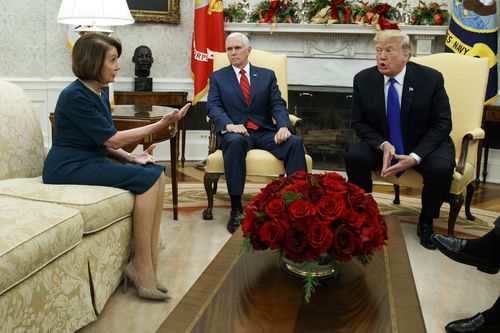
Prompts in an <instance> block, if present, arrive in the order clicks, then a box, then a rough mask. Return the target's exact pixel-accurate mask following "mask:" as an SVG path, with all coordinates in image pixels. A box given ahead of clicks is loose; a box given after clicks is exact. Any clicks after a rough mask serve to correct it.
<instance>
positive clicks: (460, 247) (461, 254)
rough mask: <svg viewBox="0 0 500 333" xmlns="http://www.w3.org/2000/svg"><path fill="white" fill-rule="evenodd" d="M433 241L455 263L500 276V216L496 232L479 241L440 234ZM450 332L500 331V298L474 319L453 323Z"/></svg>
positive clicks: (449, 325) (497, 220)
mask: <svg viewBox="0 0 500 333" xmlns="http://www.w3.org/2000/svg"><path fill="white" fill-rule="evenodd" d="M431 238H432V242H433V244H434V245H435V246H436V247H437V249H438V250H439V251H441V252H442V253H443V254H445V255H446V256H447V257H448V258H450V259H452V260H454V261H457V262H459V263H462V264H466V265H470V266H474V267H477V269H478V270H480V271H482V272H485V273H489V274H497V273H498V271H499V270H500V217H498V218H497V219H496V221H495V228H494V229H493V230H491V231H490V232H488V233H487V234H486V235H484V236H483V237H480V238H477V239H463V238H456V237H453V236H444V235H441V234H437V233H436V234H433V235H432V237H431ZM464 303H465V304H466V303H467V300H465V302H464ZM446 332H448V333H459V332H470V333H472V332H500V297H498V298H497V300H496V302H495V304H493V306H492V307H491V308H489V309H488V310H486V311H484V312H482V313H481V312H480V313H478V314H476V315H474V316H472V317H470V318H466V319H460V320H455V321H452V322H451V323H449V324H448V325H446Z"/></svg>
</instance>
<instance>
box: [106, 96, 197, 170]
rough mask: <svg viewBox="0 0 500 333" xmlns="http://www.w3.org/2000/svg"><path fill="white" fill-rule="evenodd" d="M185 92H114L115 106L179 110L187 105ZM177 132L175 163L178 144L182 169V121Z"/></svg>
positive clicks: (184, 131)
mask: <svg viewBox="0 0 500 333" xmlns="http://www.w3.org/2000/svg"><path fill="white" fill-rule="evenodd" d="M187 94H188V93H187V92H185V91H115V92H114V97H115V105H121V104H129V105H161V106H170V107H173V108H177V109H180V108H181V107H183V106H184V104H186V103H187ZM179 132H180V134H181V141H180V142H179V140H177V147H176V150H177V154H176V155H175V157H176V158H175V161H176V162H177V161H178V156H179V148H178V147H179V143H181V145H182V147H181V148H182V154H181V165H182V167H184V162H185V161H186V158H185V156H186V127H185V124H184V121H183V120H181V121H180V122H179ZM172 163H174V160H172Z"/></svg>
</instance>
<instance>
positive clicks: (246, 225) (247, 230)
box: [241, 213, 255, 237]
mask: <svg viewBox="0 0 500 333" xmlns="http://www.w3.org/2000/svg"><path fill="white" fill-rule="evenodd" d="M251 215H254V214H248V213H246V214H245V217H244V218H243V221H242V222H241V231H243V236H244V237H248V236H250V234H251V233H252V230H253V218H252V217H251ZM254 216H255V215H254Z"/></svg>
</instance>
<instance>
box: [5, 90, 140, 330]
mask: <svg viewBox="0 0 500 333" xmlns="http://www.w3.org/2000/svg"><path fill="white" fill-rule="evenodd" d="M0 123H1V125H0V156H1V160H0V332H73V331H76V330H77V329H79V328H81V327H83V326H85V325H87V324H88V323H90V322H92V321H94V320H96V318H97V315H98V314H99V313H100V312H101V311H102V309H103V308H104V305H105V304H106V301H107V300H108V298H109V297H110V296H111V294H112V293H113V292H114V290H115V289H116V288H117V286H118V285H119V283H120V281H121V278H122V271H123V269H124V267H125V264H126V262H127V259H128V257H129V254H130V245H131V228H132V217H131V215H132V210H133V205H134V195H133V194H132V193H130V192H128V191H124V190H120V189H116V188H109V187H101V186H79V185H47V184H43V183H42V178H41V173H42V168H43V161H44V156H45V149H44V145H43V137H42V133H41V129H40V124H39V121H38V119H37V117H36V115H35V113H34V112H33V109H32V107H31V103H30V101H29V99H28V97H27V96H26V94H25V93H24V91H23V90H22V89H21V88H19V87H18V86H16V85H14V84H12V83H9V82H5V81H0Z"/></svg>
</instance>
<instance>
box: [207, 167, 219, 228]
mask: <svg viewBox="0 0 500 333" xmlns="http://www.w3.org/2000/svg"><path fill="white" fill-rule="evenodd" d="M221 175H222V174H221V173H205V175H204V176H203V184H204V185H205V192H206V193H207V200H208V206H207V209H205V210H204V211H203V219H204V220H212V219H213V214H212V208H213V207H214V193H215V192H216V191H217V182H218V181H219V178H220V176H221Z"/></svg>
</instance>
